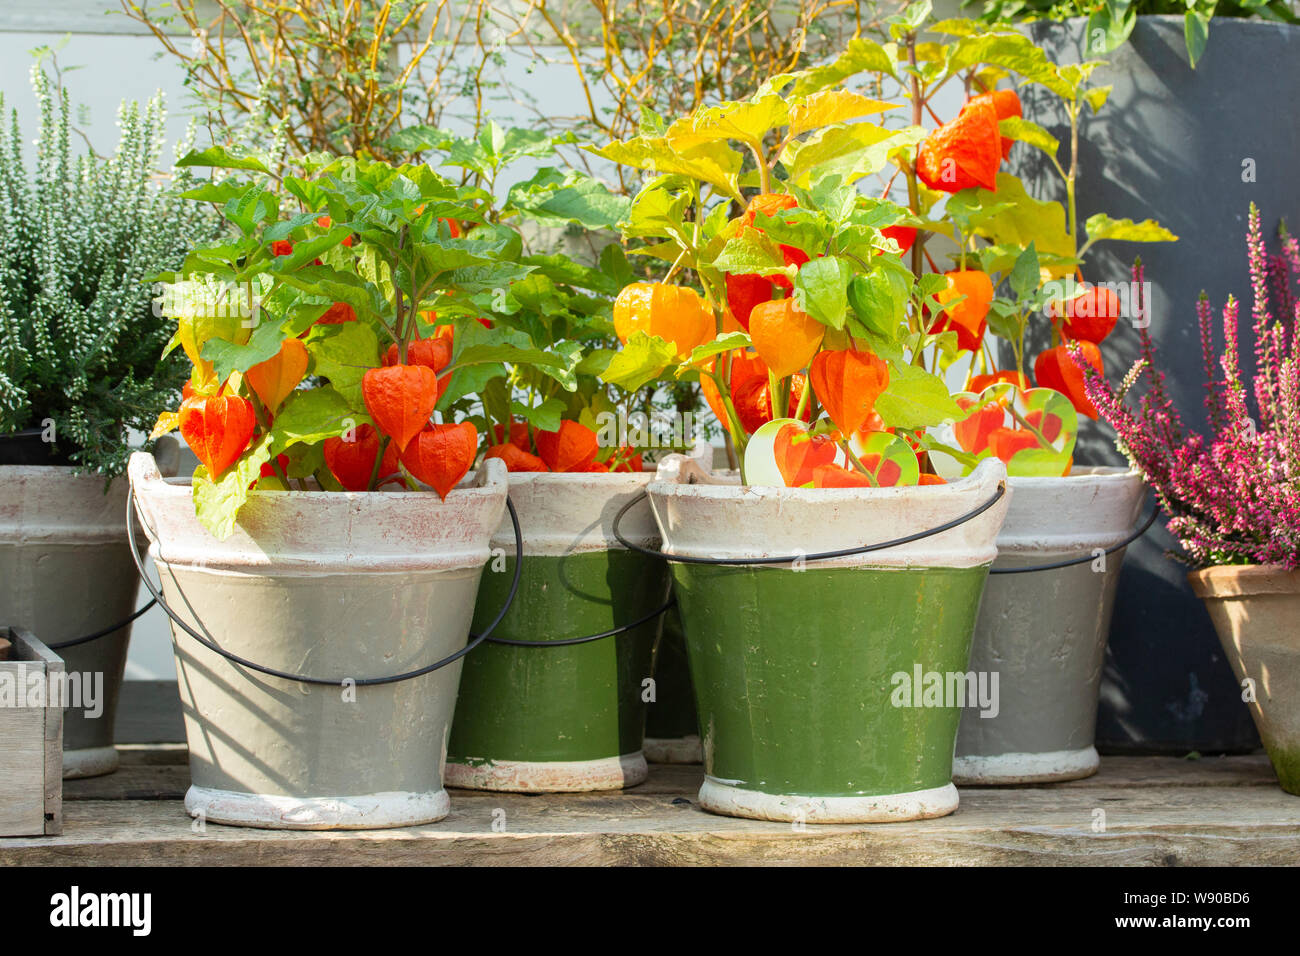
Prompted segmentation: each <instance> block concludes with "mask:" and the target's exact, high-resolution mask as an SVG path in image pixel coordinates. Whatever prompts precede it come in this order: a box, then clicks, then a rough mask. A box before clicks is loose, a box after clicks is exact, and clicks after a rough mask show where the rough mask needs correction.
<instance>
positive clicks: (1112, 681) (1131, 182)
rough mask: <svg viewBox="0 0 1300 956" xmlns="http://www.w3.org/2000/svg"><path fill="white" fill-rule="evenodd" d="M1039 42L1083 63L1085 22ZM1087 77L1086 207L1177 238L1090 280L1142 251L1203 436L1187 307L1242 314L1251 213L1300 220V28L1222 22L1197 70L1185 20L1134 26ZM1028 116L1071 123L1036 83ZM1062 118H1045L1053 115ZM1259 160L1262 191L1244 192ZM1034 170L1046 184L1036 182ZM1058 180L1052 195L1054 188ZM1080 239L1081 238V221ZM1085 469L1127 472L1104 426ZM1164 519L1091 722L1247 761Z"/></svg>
mask: <svg viewBox="0 0 1300 956" xmlns="http://www.w3.org/2000/svg"><path fill="white" fill-rule="evenodd" d="M1028 29H1029V30H1030V32H1031V35H1033V36H1034V38H1035V40H1036V41H1037V42H1039V43H1041V44H1043V45H1045V46H1046V47H1047V48H1048V51H1049V53H1050V54H1051V55H1052V56H1053V57H1054V58H1055V59H1057V60H1058V61H1061V62H1072V61H1078V60H1079V59H1080V56H1079V52H1080V49H1081V42H1082V39H1083V21H1082V20H1074V21H1070V22H1068V23H1065V24H1035V25H1033V26H1031V27H1029V28H1028ZM1106 59H1108V60H1109V64H1108V65H1107V66H1104V67H1101V68H1100V69H1098V70H1097V72H1096V73H1095V74H1094V78H1095V82H1096V83H1097V84H1098V85H1106V84H1112V85H1113V87H1114V89H1113V90H1112V92H1111V95H1110V100H1109V102H1108V103H1107V104H1106V106H1105V108H1104V109H1103V110H1102V112H1101V113H1100V114H1099V115H1097V116H1092V115H1090V114H1089V115H1086V116H1085V119H1084V123H1083V127H1082V135H1081V143H1080V157H1081V162H1082V170H1081V174H1080V175H1081V181H1080V184H1079V191H1078V214H1079V222H1080V223H1081V224H1082V223H1083V222H1085V221H1086V220H1087V217H1088V216H1090V215H1092V214H1093V213H1097V212H1106V213H1108V214H1109V215H1111V216H1113V217H1126V218H1131V219H1134V220H1138V221H1140V220H1142V219H1145V218H1148V217H1150V218H1154V219H1156V220H1158V221H1159V222H1161V223H1162V224H1164V225H1165V226H1167V227H1169V228H1170V229H1172V230H1173V231H1174V232H1175V233H1176V234H1177V235H1178V236H1179V237H1180V239H1179V241H1178V242H1176V243H1158V244H1139V243H1102V244H1100V245H1099V246H1097V247H1095V249H1094V250H1093V251H1092V252H1091V253H1090V255H1089V261H1088V264H1087V267H1086V269H1085V274H1086V277H1087V278H1088V279H1090V280H1092V281H1099V282H1115V281H1122V280H1125V279H1127V278H1128V274H1129V269H1130V266H1131V264H1132V262H1133V260H1134V258H1135V257H1138V256H1141V258H1142V261H1143V263H1144V264H1145V266H1146V279H1147V280H1148V281H1149V282H1151V283H1152V286H1151V289H1152V297H1151V332H1152V336H1153V338H1154V339H1155V342H1156V345H1157V347H1158V349H1159V350H1160V356H1161V359H1162V367H1163V368H1164V370H1165V372H1166V374H1167V375H1168V378H1169V387H1170V393H1171V395H1172V397H1173V399H1174V401H1175V402H1176V404H1177V406H1178V408H1179V410H1180V412H1181V413H1182V414H1183V416H1184V420H1185V421H1186V422H1187V423H1188V425H1189V426H1190V427H1193V428H1199V427H1201V426H1202V425H1203V418H1202V409H1203V406H1202V395H1203V392H1202V382H1203V373H1202V371H1201V348H1200V341H1199V337H1198V332H1197V325H1196V313H1195V305H1196V300H1197V297H1198V296H1199V294H1200V292H1201V290H1205V292H1206V293H1208V295H1209V296H1210V300H1211V301H1212V302H1213V303H1214V304H1215V306H1216V309H1218V308H1221V307H1222V304H1223V302H1224V300H1225V299H1226V298H1227V296H1228V294H1229V293H1232V294H1234V295H1236V296H1237V297H1238V298H1239V299H1242V300H1243V301H1244V302H1245V303H1246V307H1245V308H1244V309H1243V321H1244V322H1249V302H1250V282H1249V273H1248V271H1247V264H1246V248H1245V236H1246V218H1247V212H1248V209H1249V205H1250V203H1251V202H1252V201H1253V202H1255V203H1256V204H1258V205H1259V207H1260V209H1261V212H1262V213H1263V216H1264V225H1265V229H1266V230H1273V229H1275V228H1276V226H1277V223H1278V220H1279V218H1283V217H1290V218H1291V220H1292V221H1293V222H1294V223H1296V225H1297V226H1300V177H1297V176H1296V174H1295V160H1296V156H1297V155H1300V125H1298V124H1296V123H1294V122H1292V121H1291V120H1290V119H1289V117H1288V116H1287V113H1288V111H1289V108H1290V105H1291V104H1293V103H1296V102H1300V27H1292V26H1287V25H1283V24H1275V23H1264V22H1257V21H1249V20H1230V19H1216V20H1215V21H1214V24H1213V27H1212V29H1211V31H1210V41H1209V45H1208V46H1207V48H1206V51H1205V54H1204V56H1203V57H1202V59H1201V61H1200V63H1199V64H1198V66H1197V68H1196V70H1195V71H1193V70H1192V69H1191V68H1190V67H1189V66H1188V65H1187V54H1186V49H1185V46H1184V40H1183V21H1182V18H1181V17H1139V18H1138V23H1137V27H1136V29H1134V31H1133V35H1132V39H1131V41H1130V42H1129V43H1128V44H1127V45H1125V46H1124V47H1123V48H1121V49H1119V50H1116V51H1115V52H1114V53H1112V54H1110V55H1109V56H1108V57H1107V58H1106ZM1022 95H1023V98H1024V101H1025V115H1026V116H1027V117H1030V118H1032V119H1034V120H1035V121H1036V122H1039V123H1041V124H1042V125H1044V126H1047V127H1048V128H1049V129H1053V131H1054V132H1055V133H1056V134H1057V135H1058V136H1061V137H1062V138H1063V139H1064V134H1063V131H1064V130H1068V127H1067V126H1066V125H1065V120H1064V116H1063V114H1062V113H1061V111H1060V109H1059V107H1058V106H1057V104H1056V102H1055V98H1054V97H1053V96H1052V95H1051V94H1048V93H1045V91H1043V90H1041V89H1035V88H1033V87H1027V88H1026V89H1025V90H1023V91H1022ZM1053 116H1056V117H1058V118H1059V122H1053V121H1052V117H1053ZM1033 152H1034V151H1033V150H1030V149H1027V148H1024V147H1020V148H1018V149H1017V150H1016V153H1015V154H1014V157H1013V158H1014V159H1015V160H1016V162H1017V163H1018V164H1020V168H1019V170H1018V171H1019V172H1020V173H1021V175H1022V176H1024V177H1025V179H1026V182H1027V183H1028V184H1029V188H1030V191H1031V192H1032V193H1034V194H1035V195H1039V196H1046V195H1049V194H1050V195H1054V196H1059V192H1050V190H1051V189H1052V187H1051V186H1049V180H1048V179H1047V178H1046V175H1047V170H1046V169H1044V168H1043V167H1042V166H1040V165H1035V164H1036V162H1037V161H1036V159H1035V157H1034V156H1032V155H1031V154H1032V153H1033ZM1246 160H1252V161H1253V172H1254V182H1249V181H1243V170H1244V167H1243V163H1244V162H1245V161H1246ZM1040 177H1042V178H1040ZM1057 185H1059V184H1057ZM1081 228H1082V227H1081ZM1137 352H1138V337H1137V335H1136V333H1135V332H1134V331H1133V330H1131V329H1125V328H1120V329H1119V330H1118V331H1117V332H1116V333H1115V334H1114V335H1112V336H1111V337H1110V338H1109V339H1108V340H1107V341H1106V343H1105V345H1104V346H1103V353H1104V355H1105V360H1106V368H1107V372H1108V373H1109V374H1110V376H1111V378H1112V380H1114V379H1115V378H1117V377H1118V376H1120V375H1122V374H1123V372H1124V371H1125V370H1126V369H1127V368H1128V367H1129V366H1130V365H1131V364H1132V363H1133V361H1134V360H1135V359H1136V358H1137ZM1084 424H1085V427H1084V428H1083V429H1082V430H1081V433H1080V440H1079V445H1080V452H1079V453H1078V454H1077V455H1076V460H1078V461H1079V462H1081V463H1084V464H1122V463H1123V459H1122V458H1121V457H1120V456H1119V455H1118V454H1117V453H1116V451H1115V449H1114V446H1113V444H1112V438H1113V432H1112V431H1111V429H1110V428H1109V427H1108V426H1105V425H1100V426H1097V425H1094V424H1093V423H1091V422H1085V423H1084ZM1173 546H1174V541H1173V539H1172V537H1171V536H1170V535H1169V534H1168V532H1167V531H1165V530H1164V527H1163V522H1160V523H1159V524H1158V526H1157V527H1156V528H1153V529H1152V531H1151V533H1149V534H1148V536H1147V537H1146V538H1145V539H1144V540H1142V541H1139V542H1137V543H1135V544H1134V545H1133V546H1132V547H1130V548H1129V549H1128V558H1127V560H1126V561H1125V562H1124V569H1123V573H1122V576H1121V579H1120V582H1119V588H1118V592H1117V594H1116V598H1115V615H1114V624H1113V626H1112V630H1111V635H1110V646H1109V651H1108V652H1107V657H1106V673H1105V680H1104V683H1103V686H1102V692H1101V709H1100V713H1099V715H1098V723H1097V741H1098V747H1099V748H1100V749H1101V750H1102V752H1103V753H1104V752H1107V751H1109V752H1157V753H1185V752H1187V751H1189V750H1199V751H1202V752H1207V753H1209V752H1224V751H1228V752H1231V751H1245V750H1251V749H1254V748H1256V747H1258V746H1259V739H1258V737H1257V735H1256V733H1255V729H1254V727H1253V726H1252V724H1251V720H1250V714H1249V712H1248V711H1247V709H1246V705H1245V704H1243V703H1242V701H1241V693H1240V689H1239V688H1238V687H1237V684H1236V681H1235V680H1234V678H1233V676H1232V671H1231V669H1230V667H1229V666H1228V662H1227V661H1226V660H1225V658H1224V655H1223V651H1222V649H1221V647H1220V645H1219V641H1218V638H1217V637H1216V634H1215V631H1214V628H1213V626H1212V624H1211V622H1210V618H1209V616H1208V615H1207V614H1206V612H1205V608H1204V607H1203V605H1202V603H1201V602H1200V600H1199V599H1197V597H1196V596H1195V595H1194V594H1193V593H1192V591H1191V589H1190V588H1189V587H1188V585H1187V583H1186V580H1185V578H1184V574H1185V571H1186V569H1185V568H1184V567H1182V566H1180V565H1178V564H1177V563H1175V562H1173V561H1171V560H1169V559H1168V558H1167V557H1166V556H1165V552H1166V551H1167V550H1169V549H1171V548H1172V547H1173Z"/></svg>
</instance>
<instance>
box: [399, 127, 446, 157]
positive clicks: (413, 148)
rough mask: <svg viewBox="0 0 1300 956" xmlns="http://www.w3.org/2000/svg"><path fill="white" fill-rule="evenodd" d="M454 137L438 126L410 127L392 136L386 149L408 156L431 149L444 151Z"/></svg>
mask: <svg viewBox="0 0 1300 956" xmlns="http://www.w3.org/2000/svg"><path fill="white" fill-rule="evenodd" d="M452 138H453V137H452V135H451V134H450V133H448V132H447V131H446V130H444V129H439V128H438V127H436V126H425V125H422V124H421V125H416V126H408V127H406V128H405V129H402V130H399V131H398V132H396V133H394V134H393V135H392V136H390V137H389V138H388V139H387V141H385V143H384V148H385V149H388V150H391V151H393V152H396V153H403V154H405V155H407V156H411V155H414V154H415V153H423V152H424V151H426V150H430V149H444V148H445V146H446V144H447V143H448V142H449V141H450V140H451V139H452Z"/></svg>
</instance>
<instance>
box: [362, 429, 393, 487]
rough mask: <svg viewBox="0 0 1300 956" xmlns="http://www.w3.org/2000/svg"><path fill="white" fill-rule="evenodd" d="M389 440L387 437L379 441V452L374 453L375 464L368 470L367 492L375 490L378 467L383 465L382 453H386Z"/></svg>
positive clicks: (377, 479)
mask: <svg viewBox="0 0 1300 956" xmlns="http://www.w3.org/2000/svg"><path fill="white" fill-rule="evenodd" d="M391 440H392V439H391V438H389V436H388V435H385V436H384V437H383V438H381V439H380V440H379V450H378V451H377V452H375V463H374V465H372V466H371V468H370V481H368V482H367V483H366V490H367V491H374V490H375V484H376V482H378V481H379V466H380V465H381V464H383V461H384V452H386V451H388V443H389V441H391Z"/></svg>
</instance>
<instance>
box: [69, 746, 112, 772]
mask: <svg viewBox="0 0 1300 956" xmlns="http://www.w3.org/2000/svg"><path fill="white" fill-rule="evenodd" d="M120 763H121V758H120V757H119V756H118V754H117V750H116V749H115V748H113V747H82V748H80V749H78V750H65V751H63V779H64V780H81V779H82V778H84V777H102V776H104V774H107V773H112V772H113V771H114V770H116V769H117V768H118V765H119V764H120Z"/></svg>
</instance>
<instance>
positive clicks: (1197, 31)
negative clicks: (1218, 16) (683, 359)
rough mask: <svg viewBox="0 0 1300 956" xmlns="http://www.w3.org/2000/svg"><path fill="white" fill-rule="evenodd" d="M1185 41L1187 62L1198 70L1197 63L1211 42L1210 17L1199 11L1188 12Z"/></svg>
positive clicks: (1185, 18) (1185, 17)
mask: <svg viewBox="0 0 1300 956" xmlns="http://www.w3.org/2000/svg"><path fill="white" fill-rule="evenodd" d="M1183 40H1184V42H1186V44H1187V61H1188V62H1189V63H1190V64H1191V65H1192V69H1193V70H1194V69H1196V63H1197V61H1198V60H1200V58H1201V54H1203V53H1204V52H1205V44H1206V43H1208V42H1209V41H1210V15H1209V14H1206V13H1202V12H1201V11H1199V10H1188V11H1187V13H1186V14H1184V16H1183Z"/></svg>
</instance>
